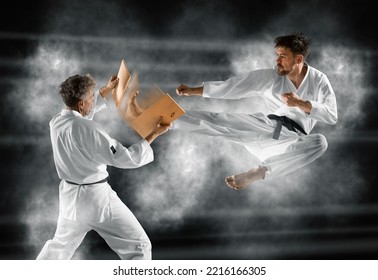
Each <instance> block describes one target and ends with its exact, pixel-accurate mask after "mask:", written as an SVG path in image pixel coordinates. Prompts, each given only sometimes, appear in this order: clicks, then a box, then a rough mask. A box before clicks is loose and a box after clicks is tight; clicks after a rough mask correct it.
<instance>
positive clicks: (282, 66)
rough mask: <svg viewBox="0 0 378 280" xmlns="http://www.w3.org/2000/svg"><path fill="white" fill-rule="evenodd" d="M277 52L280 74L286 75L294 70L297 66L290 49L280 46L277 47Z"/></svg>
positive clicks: (278, 72) (278, 71)
mask: <svg viewBox="0 0 378 280" xmlns="http://www.w3.org/2000/svg"><path fill="white" fill-rule="evenodd" d="M276 54H277V59H276V62H277V74H278V75H280V76H286V75H287V74H290V72H291V71H293V69H294V66H295V57H294V54H293V53H292V52H291V50H290V49H288V48H284V47H278V48H277V49H276Z"/></svg>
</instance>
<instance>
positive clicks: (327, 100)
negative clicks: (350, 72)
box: [309, 75, 338, 124]
mask: <svg viewBox="0 0 378 280" xmlns="http://www.w3.org/2000/svg"><path fill="white" fill-rule="evenodd" d="M309 101H310V102H311V105H312V109H311V112H310V114H309V117H310V118H313V119H315V120H317V121H321V122H325V123H328V124H335V123H336V122H337V119H338V116H337V104H336V96H335V93H334V91H333V88H332V86H331V83H330V82H329V80H328V78H327V76H325V75H324V76H323V77H322V79H321V81H320V85H319V90H318V96H317V99H316V100H309Z"/></svg>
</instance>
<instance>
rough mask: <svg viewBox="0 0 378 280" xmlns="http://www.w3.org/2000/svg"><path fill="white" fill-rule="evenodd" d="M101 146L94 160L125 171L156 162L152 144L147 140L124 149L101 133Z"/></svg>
mask: <svg viewBox="0 0 378 280" xmlns="http://www.w3.org/2000/svg"><path fill="white" fill-rule="evenodd" d="M98 137H99V138H102V139H101V141H99V142H101V145H100V147H99V149H98V150H97V152H96V153H95V156H94V160H95V161H97V162H99V163H102V164H106V165H110V166H114V167H118V168H123V169H132V168H138V167H141V166H143V165H146V164H148V163H150V162H152V161H153V160H154V153H153V150H152V148H151V146H150V144H149V143H148V142H147V141H146V140H145V139H143V140H141V141H139V142H138V143H135V144H133V145H131V146H130V147H128V148H126V147H124V146H123V145H122V144H121V143H120V142H118V141H117V140H115V139H113V138H111V137H110V136H109V135H107V134H106V133H105V132H100V133H99V136H98Z"/></svg>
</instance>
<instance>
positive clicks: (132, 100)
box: [126, 91, 144, 121]
mask: <svg viewBox="0 0 378 280" xmlns="http://www.w3.org/2000/svg"><path fill="white" fill-rule="evenodd" d="M138 94H139V92H138V91H136V92H132V93H130V95H129V97H128V100H127V109H126V119H127V120H129V121H132V120H134V119H136V118H137V117H138V116H139V115H140V114H142V113H143V111H144V109H143V108H142V107H140V106H139V105H138V102H137V101H136V97H137V96H138Z"/></svg>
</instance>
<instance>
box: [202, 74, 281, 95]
mask: <svg viewBox="0 0 378 280" xmlns="http://www.w3.org/2000/svg"><path fill="white" fill-rule="evenodd" d="M273 82H274V70H273V69H261V70H256V71H251V72H249V73H247V74H245V75H242V76H237V77H231V78H229V79H227V80H225V81H212V82H204V83H203V97H206V98H221V99H240V98H247V97H253V96H262V94H263V93H264V92H265V91H266V90H268V89H271V88H272V87H273Z"/></svg>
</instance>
